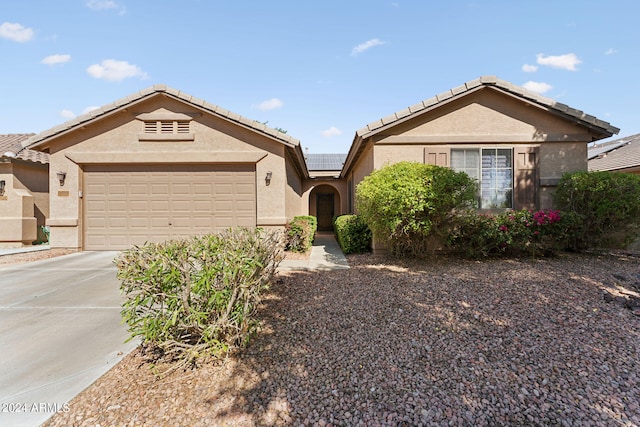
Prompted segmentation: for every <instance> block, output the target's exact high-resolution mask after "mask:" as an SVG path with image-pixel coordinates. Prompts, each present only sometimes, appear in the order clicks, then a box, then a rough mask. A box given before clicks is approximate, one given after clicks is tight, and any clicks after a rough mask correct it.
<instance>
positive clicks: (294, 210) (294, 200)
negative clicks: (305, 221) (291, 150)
mask: <svg viewBox="0 0 640 427" xmlns="http://www.w3.org/2000/svg"><path fill="white" fill-rule="evenodd" d="M285 159H286V163H285V167H286V173H287V177H286V178H287V183H286V187H285V194H286V207H285V214H286V217H287V220H290V219H291V218H293V217H294V216H298V215H307V212H306V210H305V209H304V207H303V203H302V193H303V189H302V178H301V177H300V175H299V174H298V172H297V171H296V169H295V168H294V166H293V160H291V159H290V158H289V154H287V155H286V157H285Z"/></svg>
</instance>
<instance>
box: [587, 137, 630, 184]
mask: <svg viewBox="0 0 640 427" xmlns="http://www.w3.org/2000/svg"><path fill="white" fill-rule="evenodd" d="M588 157H589V170H590V171H611V172H625V173H633V174H636V175H640V134H635V135H631V136H627V137H624V138H620V139H616V140H613V141H608V142H605V143H601V144H596V145H593V146H590V147H589V153H588Z"/></svg>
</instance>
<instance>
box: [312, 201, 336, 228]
mask: <svg viewBox="0 0 640 427" xmlns="http://www.w3.org/2000/svg"><path fill="white" fill-rule="evenodd" d="M316 202H317V205H316V207H317V214H318V230H319V231H333V194H318V199H317V201H316Z"/></svg>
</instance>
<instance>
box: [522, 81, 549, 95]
mask: <svg viewBox="0 0 640 427" xmlns="http://www.w3.org/2000/svg"><path fill="white" fill-rule="evenodd" d="M522 87H523V88H525V89H527V90H530V91H531V92H535V93H546V92H549V91H550V90H551V89H553V86H551V85H550V84H548V83H543V82H533V81H528V82H526V83H525V84H523V85H522Z"/></svg>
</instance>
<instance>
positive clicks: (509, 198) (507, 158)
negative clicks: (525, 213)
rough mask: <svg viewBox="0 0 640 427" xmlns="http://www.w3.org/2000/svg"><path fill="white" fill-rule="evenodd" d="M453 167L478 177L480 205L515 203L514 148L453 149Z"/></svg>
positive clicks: (508, 206) (489, 206)
mask: <svg viewBox="0 0 640 427" xmlns="http://www.w3.org/2000/svg"><path fill="white" fill-rule="evenodd" d="M451 168H452V169H454V170H456V171H461V172H466V173H467V175H469V176H470V177H471V178H474V179H476V180H477V181H478V183H479V184H480V194H479V206H480V208H481V209H500V208H503V209H505V208H512V207H513V150H512V149H511V148H481V149H475V148H464V149H452V150H451Z"/></svg>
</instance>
